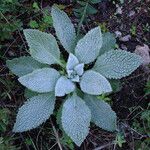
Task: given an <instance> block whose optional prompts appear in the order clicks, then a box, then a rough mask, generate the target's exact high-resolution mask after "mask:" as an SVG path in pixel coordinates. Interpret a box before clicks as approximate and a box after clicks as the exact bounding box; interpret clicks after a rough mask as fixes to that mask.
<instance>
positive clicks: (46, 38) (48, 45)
mask: <svg viewBox="0 0 150 150" xmlns="http://www.w3.org/2000/svg"><path fill="white" fill-rule="evenodd" d="M23 32H24V35H25V38H26V40H27V43H28V46H29V48H30V54H31V56H32V57H33V58H34V59H36V60H37V61H39V62H41V63H45V64H49V65H50V64H55V63H60V62H59V61H60V51H59V48H58V45H57V42H56V39H55V37H54V36H53V35H52V34H47V33H44V32H41V31H38V30H35V29H25V30H23Z"/></svg>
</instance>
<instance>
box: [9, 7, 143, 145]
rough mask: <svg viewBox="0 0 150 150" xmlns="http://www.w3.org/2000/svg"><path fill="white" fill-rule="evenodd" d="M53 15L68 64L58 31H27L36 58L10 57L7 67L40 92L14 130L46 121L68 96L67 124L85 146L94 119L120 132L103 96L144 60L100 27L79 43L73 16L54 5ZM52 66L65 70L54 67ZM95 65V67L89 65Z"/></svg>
mask: <svg viewBox="0 0 150 150" xmlns="http://www.w3.org/2000/svg"><path fill="white" fill-rule="evenodd" d="M51 15H52V18H53V26H54V28H55V31H56V35H57V38H58V39H59V41H60V43H61V44H62V46H63V47H64V49H65V50H66V51H67V52H68V53H69V57H68V60H67V62H66V64H65V63H62V59H60V50H59V47H58V44H57V41H56V39H55V37H54V36H53V35H52V34H50V33H44V32H41V31H38V30H33V29H25V30H24V31H23V32H24V35H25V38H26V41H27V43H28V46H29V51H30V55H31V56H23V57H20V58H15V59H12V60H8V61H7V66H8V67H9V69H10V70H11V71H12V72H13V73H14V74H16V75H18V76H19V79H18V81H19V82H20V83H21V84H22V85H24V86H25V87H26V88H28V89H29V90H31V91H33V92H35V93H36V94H34V95H33V96H32V97H30V98H29V99H28V100H27V102H26V103H25V104H24V105H23V106H22V107H21V108H20V109H19V111H18V115H17V119H16V123H15V125H14V128H13V131H14V132H24V131H27V130H30V129H33V128H35V127H37V126H39V125H40V124H42V123H43V122H45V121H46V120H47V119H48V118H49V117H50V115H51V114H53V110H54V106H55V100H56V97H57V96H59V97H63V98H64V96H65V95H67V97H66V98H64V102H63V107H62V112H61V114H62V116H61V124H62V127H63V130H64V131H65V132H66V134H67V135H68V136H69V137H70V138H71V139H72V140H73V141H74V142H75V143H76V144H77V145H78V146H80V145H81V143H82V142H83V141H84V139H85V138H86V136H87V135H88V133H89V127H90V122H93V123H95V124H96V125H97V126H99V127H100V128H103V129H105V130H108V131H115V130H116V128H117V125H116V118H117V117H116V114H115V112H114V111H113V110H112V109H111V107H110V106H109V105H108V104H107V103H106V102H104V101H102V100H100V99H98V98H97V95H101V94H103V93H110V92H112V87H111V84H110V83H109V81H108V79H120V78H122V77H125V76H128V75H129V74H131V73H132V72H133V71H134V70H135V69H137V68H138V67H139V66H140V64H141V62H142V61H141V57H140V56H138V55H136V54H133V53H130V52H126V51H123V50H114V49H113V48H114V45H115V38H114V37H113V35H112V34H111V33H104V34H102V33H101V29H100V27H95V28H94V29H92V30H90V31H89V32H88V33H87V34H86V35H85V36H84V37H83V38H82V39H80V40H78V41H77V36H76V32H75V28H74V26H73V24H72V23H71V20H70V19H69V17H68V16H67V14H66V13H65V12H63V11H61V10H59V9H58V8H57V7H55V6H53V7H52V11H51ZM52 64H58V65H59V66H60V68H61V69H57V70H56V69H55V68H56V67H53V68H52V66H55V65H52ZM89 64H90V65H91V64H93V68H91V67H90V68H91V69H88V68H89V67H88V66H89ZM57 68H58V67H57ZM79 93H82V94H79Z"/></svg>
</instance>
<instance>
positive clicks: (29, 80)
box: [18, 68, 60, 93]
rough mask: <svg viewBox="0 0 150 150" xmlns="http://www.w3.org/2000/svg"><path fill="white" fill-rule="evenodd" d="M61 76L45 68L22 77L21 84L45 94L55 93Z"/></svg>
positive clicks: (53, 70)
mask: <svg viewBox="0 0 150 150" xmlns="http://www.w3.org/2000/svg"><path fill="white" fill-rule="evenodd" d="M59 76H60V74H59V72H58V71H56V70H55V69H52V68H43V69H38V70H35V71H33V72H32V73H30V74H27V75H25V76H22V77H20V78H19V79H18V80H19V82H20V83H21V84H22V85H24V86H26V87H27V88H28V89H30V90H32V91H35V92H39V93H43V92H50V91H54V89H55V85H56V81H57V80H58V78H59Z"/></svg>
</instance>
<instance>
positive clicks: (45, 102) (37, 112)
mask: <svg viewBox="0 0 150 150" xmlns="http://www.w3.org/2000/svg"><path fill="white" fill-rule="evenodd" d="M54 104H55V96H54V94H52V93H46V94H39V95H38V96H34V97H32V98H30V99H29V100H28V101H27V102H26V103H25V104H24V105H23V106H22V107H21V108H19V112H18V114H17V119H16V123H15V125H14V128H13V132H24V131H27V130H30V129H33V128H36V127H37V126H39V125H40V124H42V123H43V122H45V121H46V120H47V119H48V118H49V117H50V115H51V114H52V113H53V110H54Z"/></svg>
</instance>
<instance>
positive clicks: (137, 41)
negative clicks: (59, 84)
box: [0, 0, 150, 150]
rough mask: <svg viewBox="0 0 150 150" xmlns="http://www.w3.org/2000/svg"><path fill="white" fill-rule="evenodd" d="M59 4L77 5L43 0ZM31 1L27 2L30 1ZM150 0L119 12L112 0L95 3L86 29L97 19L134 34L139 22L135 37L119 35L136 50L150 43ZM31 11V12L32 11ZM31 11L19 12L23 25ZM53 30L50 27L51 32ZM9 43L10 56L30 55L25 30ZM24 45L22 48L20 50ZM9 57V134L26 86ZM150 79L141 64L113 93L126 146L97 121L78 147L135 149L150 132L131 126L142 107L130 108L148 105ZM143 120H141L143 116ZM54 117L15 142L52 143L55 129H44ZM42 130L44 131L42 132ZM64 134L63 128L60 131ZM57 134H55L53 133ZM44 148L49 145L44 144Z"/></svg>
mask: <svg viewBox="0 0 150 150" xmlns="http://www.w3.org/2000/svg"><path fill="white" fill-rule="evenodd" d="M56 2H57V4H65V5H67V7H66V8H65V10H66V11H68V8H69V9H73V7H74V5H73V4H72V3H71V1H70V0H58V1H55V0H52V1H47V2H44V1H43V3H42V2H41V3H42V4H41V5H42V7H47V6H48V5H50V6H51V5H53V4H54V3H56ZM27 3H29V1H27V2H25V5H27ZM149 4H150V2H149V0H141V1H139V0H133V1H128V0H127V1H126V2H125V3H124V4H122V5H121V6H122V14H120V15H114V14H115V12H116V6H115V5H114V4H112V2H108V1H103V2H102V3H99V4H98V5H95V6H94V7H95V8H97V9H98V13H97V14H96V15H91V16H89V22H88V23H85V24H84V25H83V26H82V31H83V33H85V32H86V31H88V30H90V29H91V28H92V27H94V26H96V24H97V23H96V22H99V23H103V22H105V23H106V28H107V29H108V30H109V31H110V32H112V33H114V32H115V31H120V32H121V33H122V34H123V36H124V35H128V34H130V35H131V32H130V30H131V28H132V26H133V25H134V26H136V27H137V30H136V35H131V39H130V40H129V41H127V42H121V41H119V39H117V44H118V45H119V47H121V46H122V45H124V46H125V47H126V48H127V50H128V51H130V52H134V50H135V47H136V46H137V45H143V44H147V45H148V46H150V42H149V41H150V36H149V32H148V31H145V30H144V26H145V25H146V24H147V23H149V24H150V16H149V11H150V9H149V8H148V5H149ZM149 6H150V5H149ZM131 11H135V14H134V15H133V16H131V17H130V16H129V12H131ZM30 15H31V14H30ZM29 17H31V16H29V15H28V14H23V15H21V16H19V18H20V19H21V20H22V21H23V27H24V28H26V25H27V22H28V19H29ZM71 17H72V21H73V22H74V24H75V25H77V19H75V18H76V17H75V16H74V15H73V14H71ZM51 31H53V30H52V29H49V32H51ZM2 45H4V46H5V47H4V48H2V50H1V53H2V54H3V56H5V57H6V58H7V59H11V58H14V57H20V56H23V55H27V54H28V53H27V51H26V49H27V48H26V47H27V45H26V43H25V40H24V38H23V36H22V32H20V31H16V32H14V33H13V39H12V40H6V41H4V42H3V43H2ZM20 47H21V48H20ZM20 49H21V50H20ZM5 60H6V59H5V58H4V59H2V60H0V77H1V78H2V79H4V80H7V81H11V82H12V83H14V84H13V85H12V86H11V85H10V86H11V87H10V90H11V91H10V93H9V94H10V97H11V98H9V96H6V97H5V99H3V100H1V101H0V107H7V108H9V109H10V110H11V112H13V113H12V114H10V116H11V120H10V121H11V123H10V126H9V127H8V132H7V133H6V135H9V136H12V135H13V133H12V132H11V129H12V125H13V123H14V120H15V116H16V113H17V110H18V108H19V107H20V106H21V105H22V104H23V102H24V101H25V100H24V96H23V92H24V88H23V87H22V86H21V85H20V84H19V83H18V82H17V77H14V76H13V75H10V74H8V72H9V71H8V69H7V67H6V64H5ZM148 79H150V70H148V71H147V70H146V71H145V68H144V67H140V68H139V69H137V70H136V71H135V72H134V73H133V74H131V75H130V76H128V77H126V78H123V79H122V80H121V83H122V88H121V90H120V91H119V92H117V93H114V94H112V95H111V96H110V97H111V99H112V101H113V105H112V108H113V110H114V111H115V112H116V114H117V116H118V126H119V128H120V129H121V130H122V131H123V132H124V133H125V135H126V137H125V140H126V141H127V142H126V143H125V144H123V147H122V148H120V147H118V146H116V145H115V144H114V143H113V140H114V139H115V133H111V132H107V131H104V130H102V129H100V128H98V127H96V126H94V125H92V127H91V130H90V133H89V135H88V137H87V139H86V140H85V142H84V143H83V144H82V145H81V147H80V148H78V147H76V148H75V149H77V150H78V149H79V150H94V149H95V150H101V149H102V150H134V143H135V141H136V140H143V139H145V138H146V135H141V134H140V133H138V131H134V130H133V129H132V128H131V125H132V123H133V122H132V121H133V117H134V116H135V115H136V113H137V112H138V111H139V109H137V110H135V111H130V108H132V107H135V108H138V107H140V106H141V107H142V108H146V107H147V105H148V102H150V96H149V97H146V98H145V93H144V87H145V84H146V82H147V80H148ZM6 89H7V88H6V87H5V85H3V84H2V85H0V92H1V93H3V92H4V91H5V90H6ZM139 121H140V120H139ZM52 122H53V123H54V125H55V127H56V128H57V129H58V126H57V124H56V120H55V118H54V117H52ZM50 124H51V121H50V120H48V121H47V122H46V123H45V124H43V125H42V127H39V128H37V129H34V130H32V131H29V132H26V133H22V134H17V135H16V137H17V139H16V140H15V142H14V144H15V145H20V147H21V149H23V150H26V149H27V150H30V149H31V150H32V149H33V147H30V146H27V145H26V144H25V143H24V140H25V137H31V138H32V139H33V140H34V143H36V144H37V145H38V147H39V148H40V146H41V143H42V145H45V146H46V143H48V146H49V147H51V146H52V145H53V144H54V143H55V141H54V140H52V139H51V138H49V136H50V135H51V130H49V132H47V131H46V132H44V131H45V128H51V125H50ZM41 130H42V132H41ZM59 134H60V135H61V132H60V133H59ZM52 137H53V136H52ZM43 149H46V147H44V148H43ZM54 149H55V150H57V149H59V148H58V147H57V146H55V147H54Z"/></svg>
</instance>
